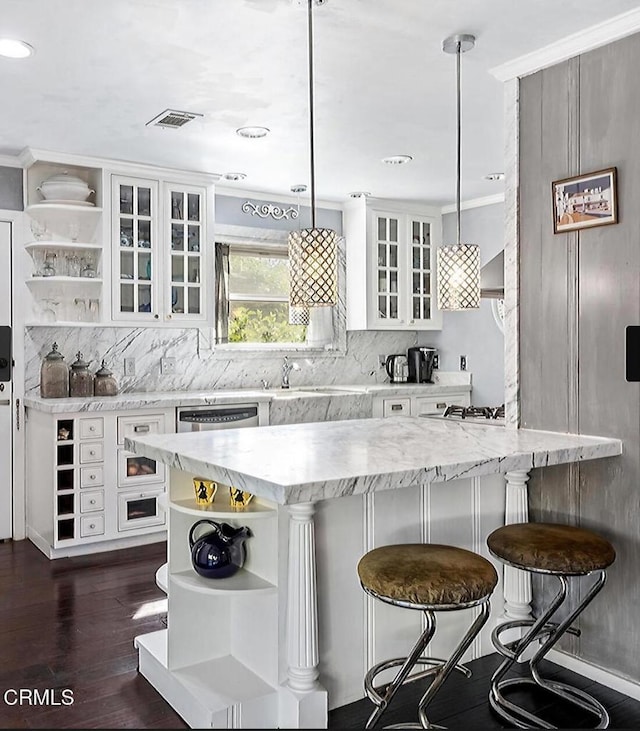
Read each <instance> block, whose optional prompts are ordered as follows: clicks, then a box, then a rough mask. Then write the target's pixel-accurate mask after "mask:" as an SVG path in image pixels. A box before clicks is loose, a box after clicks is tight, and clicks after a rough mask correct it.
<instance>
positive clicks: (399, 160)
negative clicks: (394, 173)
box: [382, 155, 413, 165]
mask: <svg viewBox="0 0 640 731" xmlns="http://www.w3.org/2000/svg"><path fill="white" fill-rule="evenodd" d="M411 160H413V158H412V157H411V155H391V156H390V157H383V158H382V162H383V163H385V164H386V165H403V164H404V163H405V162H411Z"/></svg>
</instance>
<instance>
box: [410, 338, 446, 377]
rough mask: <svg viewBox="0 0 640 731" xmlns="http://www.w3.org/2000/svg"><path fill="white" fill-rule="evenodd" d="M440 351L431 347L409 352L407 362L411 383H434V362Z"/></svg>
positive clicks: (412, 349)
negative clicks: (432, 378)
mask: <svg viewBox="0 0 640 731" xmlns="http://www.w3.org/2000/svg"><path fill="white" fill-rule="evenodd" d="M437 352H438V351H437V350H436V349H435V348H430V347H429V346H420V347H417V348H409V350H408V351H407V361H408V365H409V376H408V378H407V381H408V382H409V383H433V381H432V380H431V375H432V373H433V361H434V359H435V356H436V353H437Z"/></svg>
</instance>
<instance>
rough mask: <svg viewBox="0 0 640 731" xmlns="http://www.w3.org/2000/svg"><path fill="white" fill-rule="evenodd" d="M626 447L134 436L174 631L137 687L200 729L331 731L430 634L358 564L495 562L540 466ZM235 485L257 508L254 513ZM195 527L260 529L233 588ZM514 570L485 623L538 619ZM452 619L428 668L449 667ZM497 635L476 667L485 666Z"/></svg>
mask: <svg viewBox="0 0 640 731" xmlns="http://www.w3.org/2000/svg"><path fill="white" fill-rule="evenodd" d="M622 446H623V445H622V442H621V441H620V440H618V439H610V438H607V437H600V436H585V435H574V434H565V433H556V432H544V431H534V430H528V429H511V428H504V427H500V426H496V425H493V424H491V425H486V426H485V425H480V424H476V423H473V424H465V423H464V422H461V421H448V420H442V419H431V418H420V417H402V416H401V417H390V418H386V419H355V420H349V421H340V422H325V423H310V424H309V423H308V424H295V425H285V426H270V427H255V428H245V429H229V430H223V431H217V432H200V433H185V434H170V435H169V434H162V435H161V434H157V435H149V436H146V437H140V438H135V439H127V440H126V441H125V447H126V448H127V449H129V450H131V451H133V452H135V453H137V454H141V455H144V456H146V457H149V458H151V459H155V460H158V461H160V462H162V463H164V464H166V465H168V466H169V467H170V468H171V476H170V493H169V501H168V508H167V509H168V513H169V521H168V524H169V539H168V571H167V580H166V588H167V593H168V600H169V609H168V629H167V630H164V631H162V632H158V633H151V634H149V635H141V636H139V637H138V638H136V645H137V647H138V650H139V658H140V664H139V667H140V672H141V673H142V674H143V675H144V676H145V677H146V678H147V679H148V680H149V682H151V683H152V685H153V686H154V687H155V688H156V689H157V690H158V691H159V692H160V693H161V694H162V695H163V696H164V697H165V698H166V700H167V701H168V702H169V703H171V705H172V706H173V707H174V708H175V709H176V710H177V711H178V713H180V715H181V716H182V717H183V718H184V719H185V721H186V722H187V723H188V724H189V725H190V726H191V727H199V728H202V727H211V726H215V727H223V728H278V727H279V728H323V727H326V723H327V710H328V708H334V707H337V706H340V705H343V704H345V703H348V702H350V701H353V700H356V699H357V698H360V697H362V696H363V691H362V680H363V677H364V672H365V668H368V667H370V666H371V665H372V664H373V662H374V661H376V660H378V659H380V658H385V657H392V656H398V655H402V652H403V651H404V650H406V647H407V646H408V645H407V643H410V642H411V641H412V639H411V638H414V637H415V635H416V628H417V627H418V626H419V623H420V617H419V616H410V617H405V616H404V615H406V614H408V615H419V614H420V613H418V612H399V613H395V612H394V608H393V607H389V606H384V605H383V606H374V603H373V602H372V601H371V600H370V599H369V598H367V597H366V596H365V595H364V592H362V590H361V588H360V586H359V582H358V580H357V573H356V565H357V562H358V560H359V558H360V557H361V556H362V555H363V554H364V553H365V552H366V551H368V550H370V549H371V548H374V547H376V546H378V545H385V544H388V543H402V542H407V543H408V542H425V541H426V542H431V543H449V544H454V545H459V546H461V547H464V548H469V549H471V550H475V551H477V552H479V553H482V554H483V555H487V551H486V547H485V545H484V541H485V539H486V536H487V535H488V533H489V532H490V531H491V530H493V529H494V528H496V527H498V526H499V525H502V524H504V523H505V522H508V523H509V522H524V521H526V520H527V519H528V513H527V494H526V483H527V479H528V475H529V471H530V470H531V469H533V468H545V467H547V466H551V465H557V464H564V463H569V462H580V461H583V460H590V459H599V458H610V457H615V456H617V455H620V454H621V453H622ZM195 476H197V477H201V478H208V479H211V480H214V481H215V482H217V483H218V485H219V487H218V492H217V495H216V497H215V500H214V502H213V504H212V505H210V506H206V507H204V508H203V507H200V506H198V505H196V502H195V497H194V488H193V477H195ZM225 486H233V487H234V488H236V489H241V490H243V491H246V492H248V493H251V494H252V495H253V496H254V498H253V499H252V501H251V502H250V503H249V504H248V506H247V508H246V509H245V510H244V511H241V512H238V511H236V510H234V509H233V508H232V507H231V506H230V504H229V493H228V487H225ZM603 489H606V486H603ZM203 518H205V519H209V520H214V521H218V522H229V523H230V524H231V525H234V526H241V525H246V526H247V527H249V528H250V531H251V537H250V538H249V539H248V540H247V542H246V545H247V558H246V562H245V565H244V567H243V568H242V569H240V571H239V572H238V573H237V574H235V575H234V576H232V577H230V578H228V579H205V578H203V577H201V576H198V575H197V574H196V572H195V571H194V570H193V568H192V566H191V556H190V547H189V541H188V535H189V531H190V529H191V527H192V526H193V524H194V523H196V522H197V521H198V520H199V519H203ZM510 572H511V573H510ZM513 572H515V570H514V569H507V570H505V571H504V579H503V580H502V581H501V586H500V587H499V588H501V591H498V592H496V593H495V596H494V600H493V601H492V618H493V620H494V621H493V622H492V623H490V624H492V625H493V624H495V621H498V619H499V618H505V617H507V618H509V619H517V618H525V617H527V616H529V613H530V604H529V603H530V601H531V596H530V588H529V589H528V588H527V585H526V582H522V580H521V579H520V580H518V579H517V577H515V574H514V573H513ZM499 573H500V574H502V568H500V570H499ZM375 604H380V602H377V603H375ZM398 614H401V615H403V616H401V617H400V616H398ZM456 614H460V613H456ZM446 619H447V620H448V619H449V618H448V617H447V618H446ZM257 620H258V621H257ZM456 621H459V620H455V618H451V622H450V623H449V624H447V622H445V623H444V624H443V630H442V636H441V638H440V639H439V638H438V637H437V636H436V638H434V640H433V643H434V648H433V653H432V654H436V655H437V654H439V653H446V652H447V649H448V644H449V643H450V642H451V637H455V636H456V633H457V630H456V624H455V622H456ZM462 621H463V622H464V621H466V620H465V619H463V620H462ZM490 629H491V628H490V627H489V626H487V633H485V636H484V637H482V636H481V639H480V642H479V643H477V645H476V646H475V647H474V648H473V655H474V656H479V655H482V654H486V653H488V652H491V651H492V648H491V645H490V640H489V635H490ZM438 642H439V643H441V645H440V646H438Z"/></svg>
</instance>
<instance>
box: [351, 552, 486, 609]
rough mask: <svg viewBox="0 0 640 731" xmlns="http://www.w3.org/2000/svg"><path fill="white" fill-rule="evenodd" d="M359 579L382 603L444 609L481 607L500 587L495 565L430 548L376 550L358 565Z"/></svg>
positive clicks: (467, 554)
mask: <svg viewBox="0 0 640 731" xmlns="http://www.w3.org/2000/svg"><path fill="white" fill-rule="evenodd" d="M358 575H359V577H360V582H361V584H362V586H363V588H365V589H366V590H368V591H369V592H370V593H371V594H375V595H376V597H377V598H379V599H381V600H383V601H384V599H388V600H393V601H396V602H407V603H412V604H421V605H430V606H440V607H441V606H443V605H456V607H457V606H458V605H460V604H467V603H468V602H477V601H480V600H481V599H483V598H484V597H486V596H487V595H488V594H491V592H492V591H493V590H494V589H495V586H496V584H497V583H498V575H497V574H496V570H495V569H494V568H493V565H492V564H491V563H490V562H489V561H487V559H485V558H483V557H482V556H479V555H478V554H477V553H473V552H472V551H467V550H465V549H464V548H456V547H455V546H442V545H436V544H431V543H407V544H401V545H394V546H381V547H380V548H374V549H373V550H372V551H369V553H367V554H365V555H364V556H363V557H362V558H361V559H360V563H359V564H358Z"/></svg>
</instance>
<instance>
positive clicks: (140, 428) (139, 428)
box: [133, 424, 149, 433]
mask: <svg viewBox="0 0 640 731" xmlns="http://www.w3.org/2000/svg"><path fill="white" fill-rule="evenodd" d="M133 431H134V432H140V433H144V432H148V431H149V424H136V426H134V427H133Z"/></svg>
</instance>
